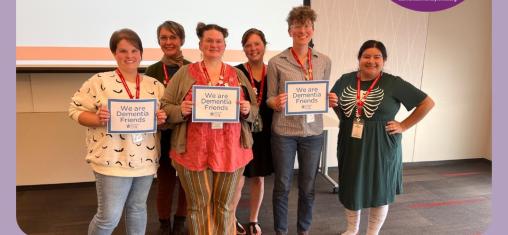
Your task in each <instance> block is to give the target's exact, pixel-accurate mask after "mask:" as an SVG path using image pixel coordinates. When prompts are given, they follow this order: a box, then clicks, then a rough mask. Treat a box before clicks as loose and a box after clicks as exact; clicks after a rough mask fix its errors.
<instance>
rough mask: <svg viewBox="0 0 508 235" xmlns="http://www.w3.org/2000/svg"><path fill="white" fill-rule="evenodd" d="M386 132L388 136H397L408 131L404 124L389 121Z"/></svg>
mask: <svg viewBox="0 0 508 235" xmlns="http://www.w3.org/2000/svg"><path fill="white" fill-rule="evenodd" d="M385 130H386V131H387V132H388V134H391V135H393V134H397V133H402V132H404V131H405V130H406V128H405V127H404V126H403V125H402V123H400V122H397V121H388V122H387V123H386V126H385Z"/></svg>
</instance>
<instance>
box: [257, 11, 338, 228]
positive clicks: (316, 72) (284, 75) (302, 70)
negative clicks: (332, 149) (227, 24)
mask: <svg viewBox="0 0 508 235" xmlns="http://www.w3.org/2000/svg"><path fill="white" fill-rule="evenodd" d="M315 20H316V13H315V12H314V10H312V9H311V8H310V7H307V6H299V7H295V8H293V9H292V10H291V12H290V13H289V15H288V18H287V22H288V26H289V29H288V31H289V35H290V36H291V37H292V39H293V45H292V47H290V48H288V49H286V50H285V51H283V52H281V53H280V54H278V55H276V56H274V57H273V58H272V59H271V60H270V61H269V62H268V72H267V75H268V100H267V104H268V106H269V107H270V108H272V109H273V110H274V111H275V112H274V114H273V122H272V140H271V144H272V155H273V156H272V157H273V167H274V172H275V181H274V187H273V215H274V226H275V232H276V233H277V234H287V232H288V225H287V212H288V194H289V190H290V189H291V178H292V173H293V166H294V162H295V154H296V153H298V166H299V170H298V190H299V192H298V223H297V231H298V234H308V233H309V229H310V225H311V222H312V207H313V204H314V183H315V179H316V175H317V170H318V163H319V158H320V154H321V149H322V146H323V116H322V114H308V115H301V116H285V115H284V111H283V110H284V107H285V106H286V102H287V93H286V91H285V90H284V89H285V88H284V87H285V85H284V84H285V82H286V81H306V80H329V78H330V70H331V61H330V59H329V58H328V57H327V56H326V55H323V54H321V53H319V52H317V51H316V50H313V49H312V48H310V47H309V46H308V45H309V42H310V41H311V39H312V36H313V34H314V21H315ZM323 95H327V96H328V101H329V105H330V107H335V106H337V101H338V99H337V95H335V94H334V93H327V94H323Z"/></svg>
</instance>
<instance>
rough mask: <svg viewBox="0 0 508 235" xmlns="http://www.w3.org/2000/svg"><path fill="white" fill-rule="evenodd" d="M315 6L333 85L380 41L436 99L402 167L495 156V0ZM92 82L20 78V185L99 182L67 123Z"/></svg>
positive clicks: (393, 66)
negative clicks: (363, 49)
mask: <svg viewBox="0 0 508 235" xmlns="http://www.w3.org/2000/svg"><path fill="white" fill-rule="evenodd" d="M312 7H313V8H315V9H316V11H317V12H318V22H317V23H316V34H315V39H314V41H315V44H316V48H317V49H318V50H320V51H322V52H324V53H326V54H328V55H329V56H330V57H331V58H332V61H333V68H332V80H333V81H332V82H334V80H335V79H337V78H338V77H339V76H340V74H342V73H344V72H348V71H352V70H354V69H355V68H356V64H357V60H356V53H357V50H358V48H359V47H360V44H361V43H362V42H363V41H365V40H366V39H370V38H376V39H380V40H382V41H384V42H385V43H386V46H387V48H388V53H389V61H388V63H387V65H386V69H387V70H388V71H389V72H391V73H394V74H397V75H400V76H402V77H403V78H404V79H406V80H408V81H410V82H411V83H413V84H414V85H416V86H417V87H420V88H422V89H423V90H424V91H425V92H427V93H428V94H429V95H430V96H431V97H432V98H433V99H434V100H435V102H436V107H435V108H434V109H433V110H432V111H431V113H430V114H429V115H428V116H427V117H426V118H425V119H424V120H423V121H422V122H421V123H420V124H418V125H417V126H416V127H415V128H413V129H411V130H409V131H408V132H407V133H405V134H404V138H403V146H404V148H403V149H404V153H403V154H404V161H405V162H419V161H436V160H452V159H464V158H477V157H485V158H487V159H491V148H490V147H491V121H490V120H491V98H490V97H491V31H490V28H491V12H490V9H491V3H490V1H482V0H469V1H464V2H463V3H461V4H460V5H459V6H457V7H454V8H451V9H448V10H445V11H443V12H437V13H430V14H429V13H420V12H413V11H409V10H406V9H403V8H400V7H398V6H397V5H395V4H393V3H391V2H390V1H378V0H357V1H349V0H336V1H329V0H313V1H312ZM318 7H321V9H319V8H318ZM327 22H328V23H327ZM464 26H466V27H464ZM90 76H91V74H18V75H17V80H16V83H17V86H16V98H17V100H16V108H17V110H16V111H17V133H16V134H17V137H16V142H17V146H16V151H17V156H16V162H17V164H16V174H17V179H16V184H17V185H37V184H53V183H71V182H85V181H93V175H92V173H91V170H90V168H89V167H88V165H87V164H86V163H85V161H84V156H85V147H84V133H85V129H84V128H83V127H81V126H79V125H78V124H76V123H75V122H74V121H72V120H71V119H69V118H68V117H67V107H68V103H69V102H70V97H71V96H72V95H73V93H74V92H75V90H76V89H78V88H79V87H80V85H81V84H82V83H83V81H85V80H86V79H87V78H88V77H90ZM405 115H407V113H406V112H401V113H400V114H399V115H398V118H403V117H404V116H405ZM325 120H326V126H327V129H329V141H328V148H327V151H328V165H329V166H336V165H337V160H336V157H335V156H336V143H337V136H336V135H337V130H336V129H334V128H333V127H335V126H337V118H336V117H335V114H333V113H329V114H328V115H327V118H326V119H325Z"/></svg>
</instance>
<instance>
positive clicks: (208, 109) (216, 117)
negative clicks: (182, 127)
mask: <svg viewBox="0 0 508 235" xmlns="http://www.w3.org/2000/svg"><path fill="white" fill-rule="evenodd" d="M192 100H193V102H192V121H193V122H239V121H240V87H223V86H200V85H195V86H192Z"/></svg>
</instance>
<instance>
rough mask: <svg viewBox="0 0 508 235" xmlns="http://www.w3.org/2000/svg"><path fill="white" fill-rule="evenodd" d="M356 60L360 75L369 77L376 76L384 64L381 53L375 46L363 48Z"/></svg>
mask: <svg viewBox="0 0 508 235" xmlns="http://www.w3.org/2000/svg"><path fill="white" fill-rule="evenodd" d="M358 62H359V67H360V72H361V74H362V77H365V78H369V79H373V78H375V77H376V76H378V75H379V73H381V71H382V70H383V66H384V64H385V61H384V59H383V54H382V53H381V51H380V50H379V49H377V48H368V49H366V50H364V51H363V53H362V55H361V56H360V59H359V61H358Z"/></svg>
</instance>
